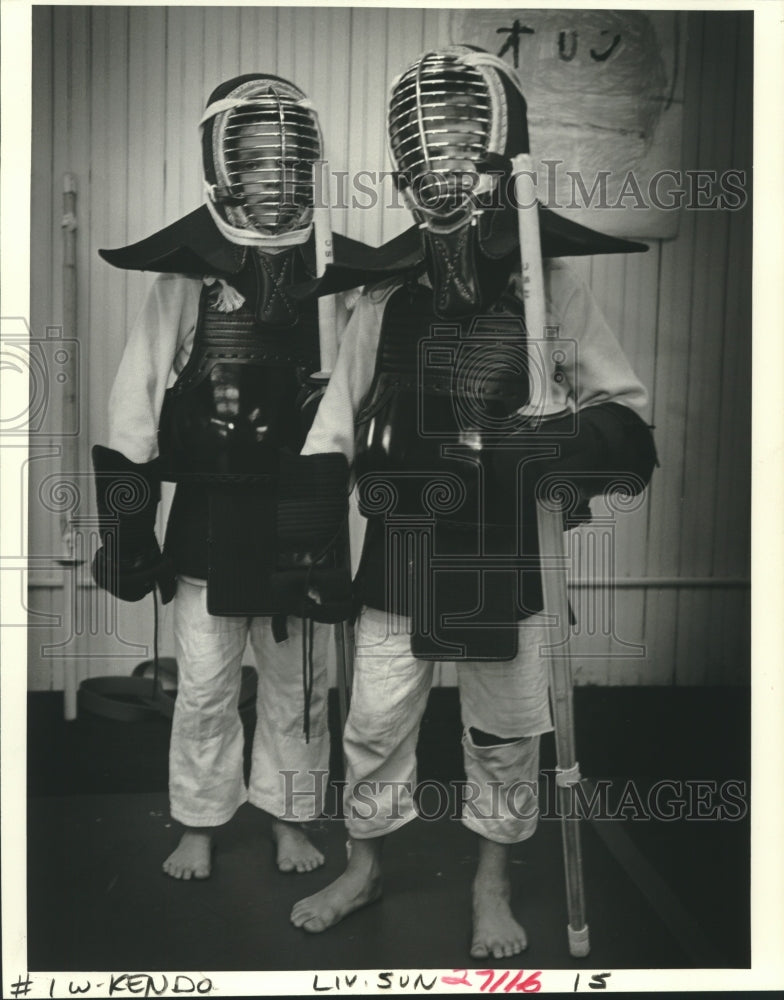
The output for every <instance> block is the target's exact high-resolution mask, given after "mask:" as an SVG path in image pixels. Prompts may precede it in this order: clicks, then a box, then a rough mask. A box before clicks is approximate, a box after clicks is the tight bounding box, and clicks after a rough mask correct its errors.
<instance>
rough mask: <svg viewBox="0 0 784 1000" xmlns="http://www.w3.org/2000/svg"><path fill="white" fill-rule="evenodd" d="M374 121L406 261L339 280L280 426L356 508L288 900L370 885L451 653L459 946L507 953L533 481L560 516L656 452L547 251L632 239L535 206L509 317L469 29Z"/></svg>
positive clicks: (312, 911)
mask: <svg viewBox="0 0 784 1000" xmlns="http://www.w3.org/2000/svg"><path fill="white" fill-rule="evenodd" d="M388 127H389V141H390V151H391V155H392V158H393V163H394V165H395V168H396V175H395V176H396V182H397V184H398V187H399V189H400V190H401V191H402V193H403V195H404V197H405V199H406V202H407V204H408V206H409V207H410V208H411V210H412V211H413V214H414V216H415V219H416V222H417V226H416V228H414V229H412V230H409V231H407V232H406V233H404V234H402V235H401V236H400V237H398V238H396V240H394V241H392V242H391V243H390V244H388V245H386V246H385V247H383V248H380V251H379V253H380V254H382V255H383V256H385V257H386V259H387V260H388V261H389V262H390V265H389V266H390V273H392V272H393V271H395V270H398V271H399V270H400V269H401V267H403V268H406V267H407V268H409V270H408V272H407V273H404V274H403V276H398V277H391V278H390V279H389V280H388V281H387V282H386V283H382V284H378V285H376V286H375V287H374V288H369V289H366V291H365V293H364V294H363V296H362V297H361V298H360V300H359V302H358V303H357V306H356V308H355V309H354V312H353V313H352V317H351V319H350V321H349V324H348V326H347V328H346V331H345V333H344V337H343V340H342V342H341V348H340V355H339V358H338V363H337V365H336V368H335V371H334V374H333V377H332V380H331V382H330V385H329V387H328V389H327V392H326V394H325V397H324V399H323V400H322V403H321V406H320V408H319V411H318V413H317V415H316V418H315V421H314V424H313V427H312V428H311V431H310V433H309V435H308V438H307V441H306V443H305V447H304V449H303V452H304V453H305V454H319V453H324V452H330V451H336V450H337V451H341V452H342V453H343V454H345V455H346V457H347V458H348V460H349V462H350V463H351V465H352V469H353V475H354V476H355V477H356V482H357V491H358V503H359V509H360V512H361V513H362V514H363V515H364V516H365V518H366V519H367V523H366V532H365V536H364V544H363V549H362V553H361V559H360V564H359V569H358V572H357V576H356V580H355V586H356V590H357V597H358V602H359V605H360V606H361V611H360V614H359V617H358V621H357V628H356V655H355V660H354V680H353V688H352V695H351V704H350V710H349V714H348V719H347V724H346V727H345V734H344V748H345V755H346V760H347V787H346V790H345V794H344V813H345V816H346V824H347V829H348V833H349V837H350V840H349V848H350V850H349V860H348V866H347V869H346V871H345V872H344V873H343V874H342V875H341V876H340V877H339V878H338V879H337V880H336V881H334V882H332V883H331V884H330V885H328V886H327V887H326V888H325V889H323V890H322V891H320V892H319V893H317V894H315V895H313V896H310V897H308V898H306V899H304V900H300V901H299V902H298V903H297V904H296V905H295V906H294V909H293V911H292V915H291V919H292V921H293V923H294V924H295V925H297V926H299V927H302V928H303V929H305V930H307V931H313V932H318V931H322V930H324V929H325V928H327V927H329V926H331V925H332V924H334V923H336V922H337V921H339V920H340V919H342V918H343V917H345V916H346V915H347V914H348V913H351V912H352V911H353V910H355V909H357V908H358V907H360V906H363V905H365V904H367V903H369V902H372V901H373V900H375V899H377V898H378V897H379V896H380V894H381V848H382V842H383V839H384V837H385V835H386V834H388V833H390V832H391V831H393V830H395V829H397V828H398V827H400V826H402V825H403V824H404V823H407V822H409V821H410V820H411V819H412V818H414V816H415V815H416V802H415V800H414V797H413V792H414V790H415V783H416V759H415V749H416V743H417V736H418V731H419V725H420V720H421V718H422V714H423V711H424V708H425V704H426V701H427V697H428V692H429V689H430V686H431V682H432V677H433V668H434V664H435V663H436V662H438V661H443V660H447V661H455V662H456V664H457V679H458V685H459V690H460V700H461V713H462V723H463V727H464V734H463V751H464V763H465V771H466V777H467V783H466V786H465V789H466V795H465V796H464V801H463V803H462V822H463V823H464V824H465V826H466V827H468V828H469V829H470V830H472V831H473V832H474V833H476V834H477V840H478V868H477V871H476V875H475V879H474V883H473V937H472V941H471V948H470V950H471V955H472V956H473V957H475V958H486V957H490V956H493V957H495V958H501V957H509V956H512V955H515V954H517V953H518V952H520V951H521V950H522V949H523V948H525V947H526V934H525V931H524V929H523V927H521V926H520V924H519V923H518V922H517V920H516V919H515V917H514V914H513V912H512V909H511V898H510V897H511V886H510V878H509V872H508V867H507V866H508V859H509V851H510V845H512V844H516V843H518V842H520V841H524V840H526V839H527V838H529V837H530V836H532V834H533V833H534V831H535V828H536V825H537V807H536V780H537V775H538V767H539V737H540V735H541V734H542V733H545V732H547V731H549V730H551V729H552V723H551V715H550V707H549V704H548V675H547V667H546V662H545V659H544V657H543V656H542V655H540V646H542V645H543V644H545V643H546V642H547V641H548V640H547V635H548V633H547V631H546V630H545V628H544V619H543V615H542V613H541V612H542V607H543V599H542V583H541V576H540V569H539V566H538V561H537V553H538V548H537V529H536V505H535V489H536V487H537V484H538V483H540V482H544V481H545V480H546V479H547V477H548V476H549V477H552V476H553V475H556V476H557V478H558V479H559V480H563V479H564V478H565V479H566V481H567V483H568V484H571V486H572V492H573V494H574V496H575V497H576V498H577V501H578V502H576V503H575V505H574V506H575V511H574V517H573V518H572V521H573V522H574V521H576V520H579V519H580V518H581V517H582V518H583V519H587V518H588V517H589V516H590V511H589V509H588V506H587V499H588V497H589V496H590V495H592V494H596V493H599V492H601V491H603V490H604V489H605V488H606V487H607V486H608V485H610V484H611V483H614V482H618V481H619V480H620V481H622V482H623V484H624V487H625V489H627V490H629V491H631V492H633V493H637V492H639V491H641V490H642V489H643V488H644V486H645V484H646V483H647V481H648V479H649V477H650V475H651V472H652V468H653V466H654V464H655V461H656V458H655V451H654V446H653V441H652V436H651V431H650V429H649V427H648V425H647V424H646V422H645V419H644V411H645V408H646V402H647V397H646V392H645V389H644V388H643V386H642V385H641V384H640V381H639V379H638V378H637V377H636V376H635V374H634V372H633V371H632V369H631V367H630V366H629V364H628V362H627V360H626V358H625V357H624V355H623V352H622V350H621V348H620V346H619V344H618V342H617V340H616V339H615V337H614V335H613V334H612V332H611V331H610V329H609V328H608V325H607V323H606V321H605V319H604V318H603V316H602V315H601V313H600V311H599V309H598V308H597V305H596V303H595V302H594V300H593V298H592V296H591V294H590V292H589V291H588V289H587V287H586V286H585V285H584V284H583V283H582V282H581V281H580V280H578V278H577V277H576V276H575V274H574V273H573V272H572V271H570V270H569V269H568V268H567V267H566V266H565V265H564V264H563V263H561V262H559V261H558V260H557V259H556V258H558V257H559V256H569V255H576V254H592V253H608V252H627V251H631V250H643V249H646V248H645V247H644V246H643V245H640V244H632V243H628V242H626V241H622V240H616V239H613V238H609V237H606V236H604V235H602V234H600V233H596V232H593V231H591V230H589V229H586V228H584V227H582V226H579V225H577V224H575V223H573V222H571V221H568V220H566V219H563V218H561V217H558V216H556V215H554V214H553V213H551V212H549V211H547V210H545V209H543V208H542V207H541V206H539V208H538V212H539V222H540V232H541V249H542V254H543V256H544V257H545V258H548V260H547V261H546V265H545V267H544V286H545V293H546V307H547V330H546V331H544V332H543V331H538V330H533V329H530V330H529V329H526V325H525V307H524V302H523V300H524V296H523V290H524V276H525V273H526V265H527V262H526V260H525V259H523V260H522V261H521V253H520V239H519V236H518V218H517V216H518V210H519V211H523V210H524V206H523V200H522V198H517V197H516V194H515V188H514V185H513V183H512V180H513V177H512V175H513V173H514V170H513V162H512V161H513V158H514V157H516V156H517V155H518V154H526V153H528V135H527V119H526V105H525V101H524V99H523V95H522V93H521V91H520V86H519V83H518V82H517V80H516V75H515V74H514V71H513V70H511V69H510V68H509V67H508V66H507V65H506V64H505V63H503V62H502V61H501V60H500V59H497V58H496V57H494V56H490V55H488V54H487V53H484V52H481V51H477V50H475V49H473V48H472V47H468V46H454V47H449V48H446V49H443V50H440V51H435V52H430V53H427V54H425V55H423V56H422V57H421V58H419V59H418V60H417V61H416V62H415V63H414V64H413V65H412V66H411V67H410V68H409V69H408V70H406V71H405V72H404V73H403V74H402V75H401V76H400V77H398V79H397V80H396V81H395V82H394V83H393V85H392V89H391V97H390V105H389V115H388ZM529 191H530V187H529ZM530 198H531V196H530V195H528V199H529V200H530ZM527 210H528V211H531V210H533V211H536V210H537V209H531V208H528V209H527ZM553 336H555V337H557V339H551V338H552V337H553ZM428 808H429V807H428Z"/></svg>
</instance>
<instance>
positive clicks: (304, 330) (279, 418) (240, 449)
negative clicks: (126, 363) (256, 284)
mask: <svg viewBox="0 0 784 1000" xmlns="http://www.w3.org/2000/svg"><path fill="white" fill-rule="evenodd" d="M218 288H219V286H217V285H216V286H213V288H212V289H207V288H205V289H204V291H203V292H202V296H201V301H200V304H199V316H198V322H197V326H196V332H195V335H194V343H193V349H192V351H191V355H190V358H189V360H188V362H187V364H186V366H185V368H184V369H183V370H182V372H181V373H180V375H179V377H178V379H177V381H176V382H175V384H174V385H173V386H172V387H171V388H170V389H168V390H167V392H166V395H165V397H164V402H163V408H162V411H161V418H160V423H159V430H158V442H159V450H160V455H161V465H162V470H163V478H164V479H169V480H172V481H174V482H176V483H177V489H176V492H175V497H174V502H173V504H172V510H171V514H170V518H169V523H168V526H167V531H166V551H167V554H168V555H170V556H171V557H172V558H173V560H174V564H175V567H176V569H177V571H178V572H179V573H181V574H185V575H189V576H195V577H198V578H202V579H206V580H207V601H208V608H209V610H210V611H211V612H212V613H213V614H236V615H240V614H243V615H244V614H248V615H250V614H275V613H276V608H275V606H274V602H273V600H272V598H271V596H270V593H269V588H268V577H269V574H270V573H271V572H272V570H273V569H274V567H275V559H276V539H275V519H276V503H277V481H278V469H279V455H280V449H281V448H288V449H289V450H291V451H292V452H293V453H294V454H298V453H299V451H300V449H301V448H302V445H303V443H304V440H305V437H306V435H307V432H308V429H309V427H310V423H311V422H312V419H313V415H314V413H315V408H316V406H317V403H318V398H319V394H318V390H317V389H316V388H315V387H314V385H313V384H312V383H311V382H310V381H309V376H310V375H311V374H312V373H313V372H314V371H317V370H318V368H319V348H318V313H317V305H316V303H315V302H309V303H307V304H303V305H302V306H301V307H300V314H299V321H298V322H297V323H296V325H290V326H286V327H277V326H273V325H270V324H262V323H259V322H258V320H257V319H256V317H255V315H254V313H253V311H251V310H250V309H249V308H247V307H246V306H244V305H243V306H241V307H240V308H239V309H237V310H236V311H234V312H222V311H220V310H219V309H218V308H217V289H218Z"/></svg>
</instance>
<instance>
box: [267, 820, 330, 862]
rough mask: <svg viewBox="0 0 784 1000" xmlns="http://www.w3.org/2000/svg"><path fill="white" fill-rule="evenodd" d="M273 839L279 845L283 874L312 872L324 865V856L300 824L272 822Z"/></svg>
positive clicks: (279, 859)
mask: <svg viewBox="0 0 784 1000" xmlns="http://www.w3.org/2000/svg"><path fill="white" fill-rule="evenodd" d="M272 837H273V839H274V841H275V843H276V844H277V847H278V854H277V863H278V869H279V870H280V871H282V872H294V871H297V872H312V871H314V870H315V869H316V868H320V867H321V865H323V864H324V855H323V854H322V853H321V851H319V850H318V849H317V848H316V847H314V846H313V844H311V842H310V840H308V836H307V834H306V833H305V831H304V830H303V829H302V827H301V826H300V825H299V823H284V822H283V821H282V820H277V819H274V820H273V821H272Z"/></svg>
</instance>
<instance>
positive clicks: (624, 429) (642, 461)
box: [494, 402, 658, 521]
mask: <svg viewBox="0 0 784 1000" xmlns="http://www.w3.org/2000/svg"><path fill="white" fill-rule="evenodd" d="M509 443H513V444H514V446H513V447H506V448H504V449H499V450H498V451H497V453H496V454H495V455H494V462H495V467H496V472H497V473H498V474H499V475H500V476H502V477H506V481H509V480H508V477H509V476H510V475H514V474H515V472H516V469H517V467H518V465H519V464H520V462H521V461H522V460H523V459H525V458H528V459H529V460H530V464H528V463H526V464H528V468H529V477H530V478H529V483H531V482H532V481H533V483H534V484H535V483H536V482H538V481H539V480H541V479H542V478H543V477H545V476H552V477H553V479H554V481H556V482H557V481H559V480H563V481H565V482H566V483H567V484H568V485H569V486H570V487H571V488H572V489H573V490H574V492H575V495H576V496H578V497H579V503H578V506H577V508H576V509H575V510H574V511H573V512H571V513H573V514H574V516H575V519H576V520H578V521H579V520H589V519H590V511H589V510H588V500H589V499H590V497H593V496H597V495H599V494H601V493H604V492H605V491H606V490H608V489H611V488H622V489H623V490H624V492H626V493H628V494H629V495H630V496H636V495H637V494H639V493H641V492H642V491H643V490H644V489H645V487H646V486H647V485H648V483H649V482H650V479H651V475H652V474H653V469H654V467H655V466H656V465H658V459H657V456H656V448H655V446H654V443H653V435H652V434H651V428H650V427H649V426H648V425H647V424H646V423H645V422H644V421H643V420H642V419H641V418H640V417H639V416H638V414H637V413H635V412H634V410H632V409H630V408H629V407H628V406H623V405H622V404H620V403H609V402H608V403H599V404H597V405H596V406H589V407H586V408H585V409H583V410H579V411H578V412H577V413H576V414H574V415H569V416H567V417H558V418H556V419H554V420H545V421H543V422H542V423H541V424H540V426H539V428H538V429H537V430H536V431H529V432H523V433H520V434H516V435H514V439H513V442H507V444H509ZM544 445H550V446H551V447H552V448H553V450H557V453H556V454H554V455H552V456H550V457H541V458H537V457H535V456H536V453H537V452H539V453H540V454H541V451H540V449H541V448H542V446H544ZM523 474H524V475H525V472H524V473H523Z"/></svg>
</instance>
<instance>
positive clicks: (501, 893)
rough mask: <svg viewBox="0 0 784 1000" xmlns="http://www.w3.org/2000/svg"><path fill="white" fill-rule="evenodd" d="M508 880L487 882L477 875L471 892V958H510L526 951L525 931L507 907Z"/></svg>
mask: <svg viewBox="0 0 784 1000" xmlns="http://www.w3.org/2000/svg"><path fill="white" fill-rule="evenodd" d="M510 897H511V892H510V888H509V882H508V880H501V881H494V882H491V881H490V880H488V879H483V878H481V877H480V876H479V875H477V877H476V879H475V880H474V888H473V901H474V907H473V916H474V937H473V940H472V941H471V957H472V958H489V956H490V955H492V956H493V958H510V957H511V956H512V955H518V954H519V953H520V952H521V951H523V950H524V949H525V948H527V947H528V939H527V938H526V936H525V931H524V930H523V928H522V927H521V926H520V924H518V922H517V921H516V920H515V918H514V915H513V914H512V909H511V907H510V905H509V900H510Z"/></svg>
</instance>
